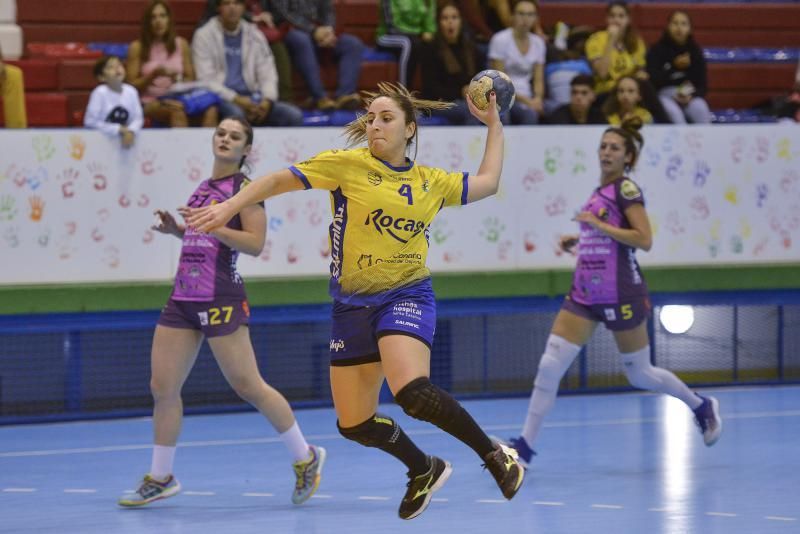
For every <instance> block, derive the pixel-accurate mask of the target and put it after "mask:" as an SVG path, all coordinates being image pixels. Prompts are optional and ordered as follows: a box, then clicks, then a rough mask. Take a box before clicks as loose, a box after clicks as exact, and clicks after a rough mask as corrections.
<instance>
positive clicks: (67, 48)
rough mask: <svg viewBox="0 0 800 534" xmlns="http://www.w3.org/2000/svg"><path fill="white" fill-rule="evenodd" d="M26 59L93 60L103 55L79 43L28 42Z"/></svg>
mask: <svg viewBox="0 0 800 534" xmlns="http://www.w3.org/2000/svg"><path fill="white" fill-rule="evenodd" d="M25 51H26V53H27V54H26V55H27V56H28V57H40V58H41V57H47V58H56V59H70V58H94V59H97V58H99V57H100V56H102V55H103V53H102V52H100V51H99V50H91V49H89V47H88V46H87V44H86V43H80V42H28V45H27V46H26V47H25Z"/></svg>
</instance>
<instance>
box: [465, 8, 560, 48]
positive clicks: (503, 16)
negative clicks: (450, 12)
mask: <svg viewBox="0 0 800 534" xmlns="http://www.w3.org/2000/svg"><path fill="white" fill-rule="evenodd" d="M458 4H459V8H460V9H461V11H462V12H463V13H464V19H466V21H467V24H468V27H469V28H470V29H471V31H472V33H473V34H474V37H475V39H476V40H477V41H478V42H479V43H488V42H489V40H490V39H491V38H492V35H494V34H495V33H497V32H499V31H502V30H505V29H506V28H510V27H511V26H512V25H513V24H514V18H513V11H514V5H513V4H514V2H513V0H459V2H458ZM533 32H534V33H535V34H536V35H538V36H539V37H541V38H542V39H544V38H545V32H544V30H543V29H542V27H541V24H540V23H539V20H538V19H537V20H536V23H534V26H533Z"/></svg>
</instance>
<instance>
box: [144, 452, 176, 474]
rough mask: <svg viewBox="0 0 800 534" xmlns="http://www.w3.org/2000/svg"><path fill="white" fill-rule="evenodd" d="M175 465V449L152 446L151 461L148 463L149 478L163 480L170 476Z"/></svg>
mask: <svg viewBox="0 0 800 534" xmlns="http://www.w3.org/2000/svg"><path fill="white" fill-rule="evenodd" d="M174 463H175V447H174V446H172V447H167V446H164V445H153V459H152V461H151V463H150V476H151V477H153V478H154V479H156V480H165V479H166V478H167V477H168V476H169V475H171V474H172V467H173V464H174Z"/></svg>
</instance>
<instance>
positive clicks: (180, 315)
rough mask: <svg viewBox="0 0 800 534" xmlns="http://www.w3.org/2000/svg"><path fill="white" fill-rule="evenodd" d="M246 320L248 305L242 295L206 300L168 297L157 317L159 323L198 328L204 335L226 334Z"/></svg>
mask: <svg viewBox="0 0 800 534" xmlns="http://www.w3.org/2000/svg"><path fill="white" fill-rule="evenodd" d="M249 323H250V306H248V304H247V300H246V299H242V298H219V299H216V300H213V301H210V302H195V301H189V300H174V299H172V298H170V299H169V300H168V301H167V304H166V306H164V309H163V310H161V316H160V317H159V318H158V324H160V325H161V326H169V327H171V328H185V329H188V330H199V331H201V332H203V334H204V335H205V336H206V337H220V336H227V335H229V334H233V333H234V332H236V330H238V329H239V327H240V326H242V325H245V326H246V325H248V324H249Z"/></svg>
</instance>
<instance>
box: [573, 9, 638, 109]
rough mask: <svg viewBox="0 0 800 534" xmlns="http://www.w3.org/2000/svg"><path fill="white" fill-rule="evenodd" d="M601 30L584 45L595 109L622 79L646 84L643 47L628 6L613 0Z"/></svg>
mask: <svg viewBox="0 0 800 534" xmlns="http://www.w3.org/2000/svg"><path fill="white" fill-rule="evenodd" d="M606 23H607V27H606V29H605V30H600V31H598V32H595V33H593V34H592V35H591V37H589V39H588V40H587V41H586V57H587V58H588V60H589V63H591V65H592V70H593V71H594V77H595V86H594V90H595V93H596V94H597V98H598V105H599V104H602V102H603V100H605V98H606V96H608V93H609V92H610V91H611V90H612V89H613V88H614V86H615V85H616V83H617V81H619V79H620V78H622V77H623V76H635V77H636V78H638V79H642V80H646V79H647V76H648V75H647V71H646V70H645V53H646V51H647V50H646V46H645V44H644V41H643V40H642V38H641V37H639V34H638V32H637V31H636V29H635V28H634V27H633V24H632V21H631V16H630V11H629V9H628V4H627V3H626V2H623V1H620V0H614V1H613V2H611V3H609V4H608V8H607V9H606Z"/></svg>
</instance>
